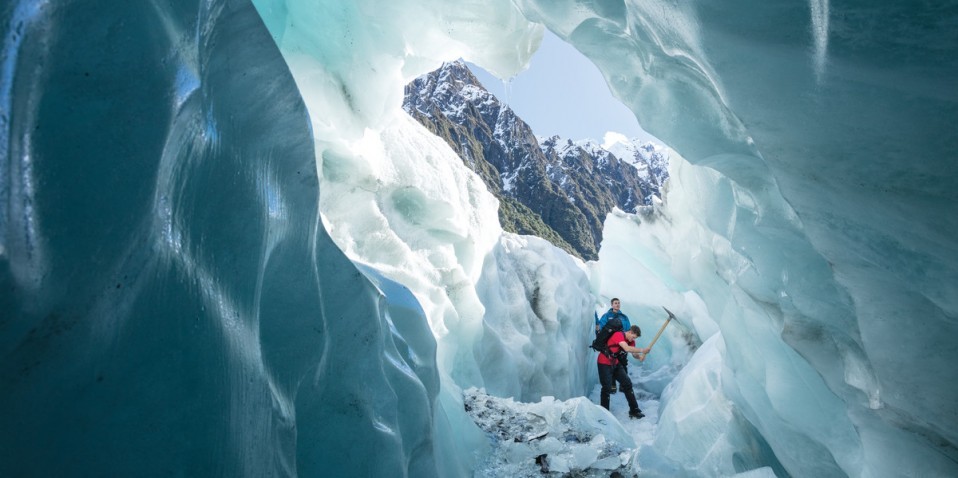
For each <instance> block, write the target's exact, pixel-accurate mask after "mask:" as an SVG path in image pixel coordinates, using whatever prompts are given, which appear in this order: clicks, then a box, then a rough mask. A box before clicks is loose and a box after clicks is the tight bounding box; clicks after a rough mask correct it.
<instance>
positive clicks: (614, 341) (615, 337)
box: [596, 331, 635, 365]
mask: <svg viewBox="0 0 958 478" xmlns="http://www.w3.org/2000/svg"><path fill="white" fill-rule="evenodd" d="M619 342H625V343H627V344H629V346H631V347H635V341H634V340H631V341H630V340H625V333H624V332H621V331H620V332H616V333H614V334H612V336H611V337H609V341H608V342H606V344H608V345H609V350H611V351H612V354H613V355H614V354H616V353H618V352H619V349H621V348H622V347H619ZM596 361H597V362H599V363H600V364H602V365H612V361H610V360H609V358H608V357H606V356H605V354H601V353H600V354H599V358H598V359H596Z"/></svg>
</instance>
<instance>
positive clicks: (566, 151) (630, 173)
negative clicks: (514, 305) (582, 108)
mask: <svg viewBox="0 0 958 478" xmlns="http://www.w3.org/2000/svg"><path fill="white" fill-rule="evenodd" d="M403 108H404V109H405V110H406V112H408V113H409V114H410V115H411V116H412V117H413V118H415V119H416V120H418V121H419V122H420V123H421V124H423V125H424V126H425V127H426V128H428V129H429V130H431V131H432V132H434V133H435V134H436V135H438V136H440V137H442V138H443V139H445V140H446V142H447V143H449V145H450V146H451V147H452V148H453V149H454V150H455V151H456V152H457V153H458V154H459V156H460V158H462V160H463V162H464V163H465V164H466V165H467V166H469V167H470V168H471V169H472V170H473V171H475V172H476V173H477V174H479V176H480V177H481V178H482V179H483V181H484V182H485V183H486V185H487V187H488V188H489V190H490V191H491V192H492V193H493V194H494V195H495V196H496V197H497V198H498V199H499V201H500V208H499V219H500V222H501V223H502V226H503V228H504V229H505V230H507V231H511V232H516V233H519V234H532V235H537V236H540V237H543V238H545V239H547V240H549V241H551V242H553V244H556V245H557V246H559V247H561V248H563V249H566V250H567V251H568V252H570V253H572V254H575V255H577V256H579V257H581V258H583V259H586V260H594V259H597V258H598V248H599V244H600V243H601V240H602V223H603V222H604V221H605V216H606V214H608V213H609V211H611V210H612V208H614V207H618V208H620V209H622V210H624V211H629V212H632V211H635V210H636V208H637V207H640V206H644V205H650V204H651V203H652V198H653V197H654V196H656V195H658V194H659V188H660V186H661V184H662V181H664V179H665V177H667V157H665V156H664V155H660V156H661V157H655V154H656V153H657V151H656V148H655V147H654V145H648V146H646V145H641V144H637V143H635V142H631V143H626V144H623V145H622V146H617V145H618V144H619V143H616V147H618V149H616V150H614V151H615V152H613V150H610V149H605V148H603V147H602V145H600V144H599V143H597V142H595V141H592V140H580V141H573V140H570V139H563V138H561V137H559V136H557V135H553V136H548V137H536V136H535V134H533V131H532V128H530V127H529V125H528V124H527V123H526V122H525V121H523V120H522V119H521V118H519V117H518V116H516V114H515V112H513V110H512V109H511V108H509V106H507V105H505V104H504V103H502V102H500V101H499V99H498V98H496V97H495V95H493V94H492V93H490V92H489V91H488V90H486V89H485V88H484V87H483V86H482V84H481V83H480V82H479V80H478V79H477V78H476V77H475V75H473V73H472V72H471V71H470V70H469V68H468V67H467V66H466V64H465V63H464V62H462V61H455V62H449V63H445V64H443V65H442V66H441V67H440V68H438V69H437V70H435V71H433V72H431V73H428V74H426V75H423V76H421V77H419V78H417V79H415V80H413V81H412V82H411V83H409V85H407V86H406V91H405V99H404V102H403ZM616 153H617V154H618V155H621V159H620V156H618V155H617V154H616ZM650 159H655V161H658V162H655V161H652V162H650ZM653 162H654V163H655V165H654V166H653V165H652V163H653Z"/></svg>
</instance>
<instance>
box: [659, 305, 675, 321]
mask: <svg viewBox="0 0 958 478" xmlns="http://www.w3.org/2000/svg"><path fill="white" fill-rule="evenodd" d="M662 308H663V309H665V306H664V305H663V306H662ZM665 311H666V312H668V314H669V320H672V319H674V318H675V314H673V313H672V311H671V310H669V309H665Z"/></svg>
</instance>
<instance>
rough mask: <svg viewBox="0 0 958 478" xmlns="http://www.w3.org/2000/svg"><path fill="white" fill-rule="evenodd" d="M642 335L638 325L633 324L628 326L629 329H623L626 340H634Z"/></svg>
mask: <svg viewBox="0 0 958 478" xmlns="http://www.w3.org/2000/svg"><path fill="white" fill-rule="evenodd" d="M641 336H642V329H640V328H639V326H638V325H633V326H632V327H629V330H626V331H625V338H626V339H628V340H635V339H637V338H639V337H641Z"/></svg>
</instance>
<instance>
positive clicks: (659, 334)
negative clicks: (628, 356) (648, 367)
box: [649, 306, 675, 353]
mask: <svg viewBox="0 0 958 478" xmlns="http://www.w3.org/2000/svg"><path fill="white" fill-rule="evenodd" d="M662 308H663V309H665V306H662ZM665 311H666V312H668V314H669V318H668V319H665V323H664V324H662V327H661V328H659V333H657V334H655V338H653V339H652V342H651V343H649V353H652V350H651V349H652V346H653V345H655V341H656V340H659V336H661V335H662V332H665V327H667V326H668V325H669V322H671V321H672V319H674V318H675V314H673V313H672V311H671V310H669V309H665Z"/></svg>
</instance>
